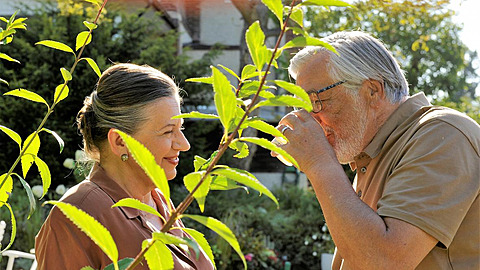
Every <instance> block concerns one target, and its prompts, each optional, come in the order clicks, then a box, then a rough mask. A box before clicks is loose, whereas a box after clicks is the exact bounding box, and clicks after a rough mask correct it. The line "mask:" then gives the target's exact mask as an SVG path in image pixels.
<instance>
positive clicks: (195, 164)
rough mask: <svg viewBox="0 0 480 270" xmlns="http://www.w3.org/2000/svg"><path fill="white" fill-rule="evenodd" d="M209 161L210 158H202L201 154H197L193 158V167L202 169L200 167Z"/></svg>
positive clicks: (196, 169)
mask: <svg viewBox="0 0 480 270" xmlns="http://www.w3.org/2000/svg"><path fill="white" fill-rule="evenodd" d="M207 162H208V160H206V159H204V158H202V157H201V156H195V157H194V158H193V167H195V171H198V170H200V168H201V167H202V166H203V165H204V164H205V163H207Z"/></svg>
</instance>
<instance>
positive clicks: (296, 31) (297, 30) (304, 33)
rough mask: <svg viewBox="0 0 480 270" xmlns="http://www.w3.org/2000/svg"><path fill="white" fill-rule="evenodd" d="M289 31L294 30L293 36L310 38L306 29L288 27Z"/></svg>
mask: <svg viewBox="0 0 480 270" xmlns="http://www.w3.org/2000/svg"><path fill="white" fill-rule="evenodd" d="M287 30H292V32H293V34H295V35H301V36H304V37H306V36H308V33H307V31H305V30H304V29H302V28H300V27H297V26H294V27H287Z"/></svg>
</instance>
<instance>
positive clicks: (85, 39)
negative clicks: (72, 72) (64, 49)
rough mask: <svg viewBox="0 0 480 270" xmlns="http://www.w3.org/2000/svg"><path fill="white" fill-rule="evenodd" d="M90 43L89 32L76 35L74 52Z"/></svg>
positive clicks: (90, 36)
mask: <svg viewBox="0 0 480 270" xmlns="http://www.w3.org/2000/svg"><path fill="white" fill-rule="evenodd" d="M91 41H92V34H91V33H90V32H89V31H83V32H80V33H78V35H77V39H76V42H75V51H78V49H80V48H81V47H82V46H83V45H84V44H85V46H87V45H88V44H89V43H90V42H91Z"/></svg>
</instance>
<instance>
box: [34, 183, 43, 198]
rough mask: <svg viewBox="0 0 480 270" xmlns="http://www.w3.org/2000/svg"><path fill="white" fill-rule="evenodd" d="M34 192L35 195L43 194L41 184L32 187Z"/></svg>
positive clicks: (38, 196) (40, 195)
mask: <svg viewBox="0 0 480 270" xmlns="http://www.w3.org/2000/svg"><path fill="white" fill-rule="evenodd" d="M32 193H33V195H35V197H37V198H40V197H42V195H43V187H42V186H40V185H36V186H33V187H32Z"/></svg>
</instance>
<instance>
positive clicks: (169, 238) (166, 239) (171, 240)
mask: <svg viewBox="0 0 480 270" xmlns="http://www.w3.org/2000/svg"><path fill="white" fill-rule="evenodd" d="M152 237H153V239H154V240H157V241H161V242H162V243H164V244H167V245H168V244H172V245H175V246H178V247H180V248H182V249H184V248H185V249H186V247H190V248H191V249H193V251H194V252H195V254H196V255H197V258H198V255H199V254H200V249H199V248H198V244H197V243H196V242H195V241H193V240H192V239H190V238H187V237H185V238H180V237H178V236H175V235H173V234H170V233H164V232H154V233H153V234H152ZM185 246H186V247H185Z"/></svg>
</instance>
